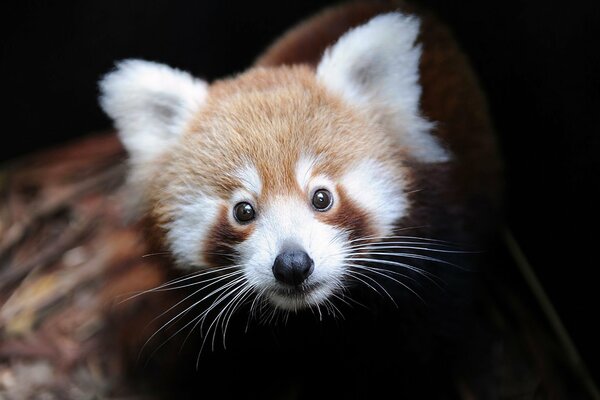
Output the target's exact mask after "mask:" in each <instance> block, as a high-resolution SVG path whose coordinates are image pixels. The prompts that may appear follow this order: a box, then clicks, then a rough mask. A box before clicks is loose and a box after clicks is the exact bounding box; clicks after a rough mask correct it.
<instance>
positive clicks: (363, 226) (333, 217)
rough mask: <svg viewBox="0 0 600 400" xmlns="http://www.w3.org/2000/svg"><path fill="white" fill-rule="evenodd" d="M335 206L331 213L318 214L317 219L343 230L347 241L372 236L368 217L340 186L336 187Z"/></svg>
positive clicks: (373, 231) (372, 232)
mask: <svg viewBox="0 0 600 400" xmlns="http://www.w3.org/2000/svg"><path fill="white" fill-rule="evenodd" d="M336 190H337V199H335V200H334V201H335V202H336V205H335V206H334V208H333V209H332V210H331V212H324V213H319V214H318V215H317V217H318V218H319V219H320V220H321V221H322V222H324V223H326V224H329V225H332V226H335V227H337V228H340V229H343V230H344V231H346V232H347V233H348V239H349V240H354V239H358V238H363V237H366V236H372V235H374V234H375V233H376V232H375V230H374V229H373V226H372V222H371V220H370V218H369V215H368V214H367V213H366V212H365V211H364V210H363V209H362V208H361V207H360V206H359V205H357V204H356V203H355V202H354V201H352V199H351V198H350V197H349V196H348V194H347V193H346V190H345V189H344V188H343V187H342V186H341V185H337V186H336Z"/></svg>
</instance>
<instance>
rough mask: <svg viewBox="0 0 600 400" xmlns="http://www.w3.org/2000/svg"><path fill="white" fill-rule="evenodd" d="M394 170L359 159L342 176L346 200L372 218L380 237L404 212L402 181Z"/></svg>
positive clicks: (405, 199) (404, 196)
mask: <svg viewBox="0 0 600 400" xmlns="http://www.w3.org/2000/svg"><path fill="white" fill-rule="evenodd" d="M399 175H400V174H399V172H398V171H390V170H389V168H386V167H385V166H384V165H382V164H380V163H379V162H377V161H375V160H371V159H366V160H362V161H360V162H359V163H357V164H356V165H354V166H353V167H352V168H351V169H350V170H349V171H348V172H347V173H346V174H344V176H343V177H342V180H341V184H342V186H343V187H344V189H345V190H346V192H347V193H348V195H349V197H350V198H351V199H352V200H353V201H355V202H356V203H357V204H358V205H359V206H360V207H361V208H362V209H363V210H365V211H367V212H368V213H369V215H370V216H371V218H373V220H374V221H373V225H374V227H376V228H377V229H379V230H380V232H379V234H380V235H386V234H389V232H390V231H391V230H392V228H393V226H394V224H395V223H396V222H397V221H398V220H399V219H400V218H401V217H403V216H404V215H406V212H407V209H408V200H407V198H406V195H405V194H404V191H403V186H404V185H403V182H402V178H401V176H399Z"/></svg>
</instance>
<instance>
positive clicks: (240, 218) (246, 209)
mask: <svg viewBox="0 0 600 400" xmlns="http://www.w3.org/2000/svg"><path fill="white" fill-rule="evenodd" d="M233 216H234V217H235V220H236V221H237V222H239V223H241V224H244V223H247V222H250V221H252V220H253V219H254V217H255V216H256V212H255V211H254V207H252V205H251V204H250V203H247V202H245V201H243V202H241V203H237V204H236V205H235V207H234V208H233Z"/></svg>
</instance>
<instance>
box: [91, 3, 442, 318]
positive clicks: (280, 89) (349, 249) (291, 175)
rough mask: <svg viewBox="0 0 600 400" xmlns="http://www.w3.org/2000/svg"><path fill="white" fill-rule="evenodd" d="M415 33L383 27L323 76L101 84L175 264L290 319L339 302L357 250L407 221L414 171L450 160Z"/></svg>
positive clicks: (150, 74) (170, 74)
mask: <svg viewBox="0 0 600 400" xmlns="http://www.w3.org/2000/svg"><path fill="white" fill-rule="evenodd" d="M418 27H419V24H418V21H417V20H416V19H415V18H412V17H407V16H404V15H401V14H397V13H393V14H387V15H383V16H380V17H376V18H374V19H373V20H372V21H370V22H369V23H367V24H366V25H363V26H361V27H358V28H356V29H354V30H352V31H350V32H349V33H347V34H346V35H344V36H342V38H341V39H340V40H339V41H338V43H337V44H336V45H334V46H333V47H332V48H331V49H329V50H328V51H327V52H326V53H325V55H324V57H323V59H322V61H321V63H320V64H319V65H318V67H317V69H316V70H313V69H310V68H309V67H306V66H296V67H279V68H272V69H265V68H255V69H251V70H249V71H248V72H246V73H244V74H242V75H240V76H238V77H235V78H232V79H228V80H223V81H218V82H215V83H213V84H212V85H210V86H208V85H207V84H206V83H204V82H202V81H200V80H198V79H195V78H193V77H191V76H190V75H189V74H187V73H184V72H182V71H179V70H174V69H171V68H169V67H166V66H163V65H159V64H155V63H149V62H144V61H135V60H134V61H126V62H124V63H122V64H120V65H119V68H118V69H117V70H116V71H115V72H113V73H111V74H109V75H108V76H107V77H106V78H104V80H103V81H102V82H101V89H102V93H103V94H102V98H101V101H102V105H103V107H104V109H105V110H106V111H107V113H108V114H109V115H111V116H112V117H113V118H114V120H115V122H116V125H117V128H118V129H119V134H120V136H121V139H122V141H123V143H124V144H125V147H126V148H127V149H128V151H129V153H130V155H131V174H130V183H131V184H132V185H133V187H134V188H136V190H137V191H138V192H139V193H140V194H141V196H142V198H143V199H142V201H143V203H144V204H145V205H146V206H147V207H148V209H149V210H150V214H151V215H152V216H153V217H154V219H155V220H156V221H157V223H158V225H159V226H160V227H161V228H163V229H164V231H165V232H166V234H165V241H166V244H167V245H168V247H169V248H170V249H171V251H172V253H173V256H174V258H175V259H176V260H177V263H178V264H179V265H180V266H183V267H189V268H197V269H205V268H213V269H217V268H221V269H222V271H231V270H232V269H234V270H236V273H237V275H236V279H235V280H234V281H233V283H231V284H232V285H234V287H237V288H240V290H243V291H242V292H241V293H255V294H256V296H257V298H263V299H267V300H268V301H269V302H271V303H272V304H274V305H275V306H277V307H279V308H283V309H288V310H293V309H298V308H302V307H309V306H312V305H320V304H323V303H324V302H326V301H328V299H330V298H331V297H332V296H335V295H336V292H338V291H340V290H342V289H343V288H344V285H345V281H346V278H347V277H348V275H349V274H351V272H352V271H351V269H352V267H353V262H354V261H353V260H354V259H353V257H354V256H356V252H357V251H359V250H358V249H360V248H362V247H363V246H364V245H365V244H366V243H367V242H368V241H369V240H371V239H373V238H379V239H380V238H384V237H386V236H388V235H390V234H391V232H392V229H393V228H394V226H396V224H397V223H398V221H400V220H401V219H402V218H403V217H405V216H407V215H408V214H409V213H410V205H409V202H408V200H407V195H406V193H407V190H408V186H409V184H410V171H409V168H408V167H407V166H406V165H408V164H406V163H405V162H404V161H405V160H409V161H410V162H425V163H431V162H444V161H447V160H448V158H449V156H448V154H447V152H446V151H445V149H443V148H442V147H441V146H440V145H439V144H438V142H437V140H436V139H435V137H434V136H432V135H431V134H430V130H431V128H432V124H431V123H430V122H428V121H426V120H425V119H423V118H422V117H421V116H420V114H419V110H418V103H419V96H420V87H419V85H418V63H419V57H420V48H419V47H418V46H416V45H415V40H416V37H417V34H418ZM391 37H392V38H395V39H394V40H390V38H391ZM242 288H243V289H242Z"/></svg>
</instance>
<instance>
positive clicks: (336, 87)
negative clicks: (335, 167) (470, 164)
mask: <svg viewBox="0 0 600 400" xmlns="http://www.w3.org/2000/svg"><path fill="white" fill-rule="evenodd" d="M418 34H419V20H418V19H417V18H416V17H414V16H407V15H403V14H400V13H389V14H384V15H380V16H377V17H375V18H373V19H372V20H370V21H369V22H368V23H366V24H364V25H361V26H359V27H357V28H354V29H352V30H351V31H349V32H347V33H346V34H344V35H343V36H342V37H341V38H340V39H339V40H338V42H337V43H336V44H335V45H333V46H332V47H331V48H329V49H328V50H327V51H326V52H325V55H324V56H323V59H322V60H321V62H320V63H319V66H318V67H317V78H318V80H319V81H320V82H321V83H322V84H323V85H325V86H326V87H327V88H328V89H329V90H331V91H333V92H335V93H336V94H338V95H340V96H342V97H343V98H344V99H345V100H346V101H347V102H348V103H350V104H352V105H354V106H356V107H357V108H359V109H362V110H366V111H367V112H369V113H371V114H372V115H374V116H375V117H376V118H378V119H379V121H380V122H381V123H383V124H384V125H385V126H386V127H387V128H389V129H390V130H391V131H392V132H394V134H396V135H397V137H398V140H399V141H400V143H401V144H402V145H403V146H404V147H405V148H406V149H407V150H408V151H409V154H411V155H412V156H413V157H414V158H415V160H417V161H422V162H444V161H448V160H449V159H450V156H449V153H448V152H447V151H446V150H445V149H444V148H443V147H442V146H441V145H440V143H439V142H438V140H437V138H436V137H435V136H433V135H432V133H431V131H432V128H433V126H434V125H433V123H431V122H429V121H427V120H426V119H425V118H423V117H422V116H421V115H420V111H419V101H420V97H421V86H420V85H419V60H420V57H421V48H420V46H418V45H416V44H415V42H416V39H417V36H418Z"/></svg>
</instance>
